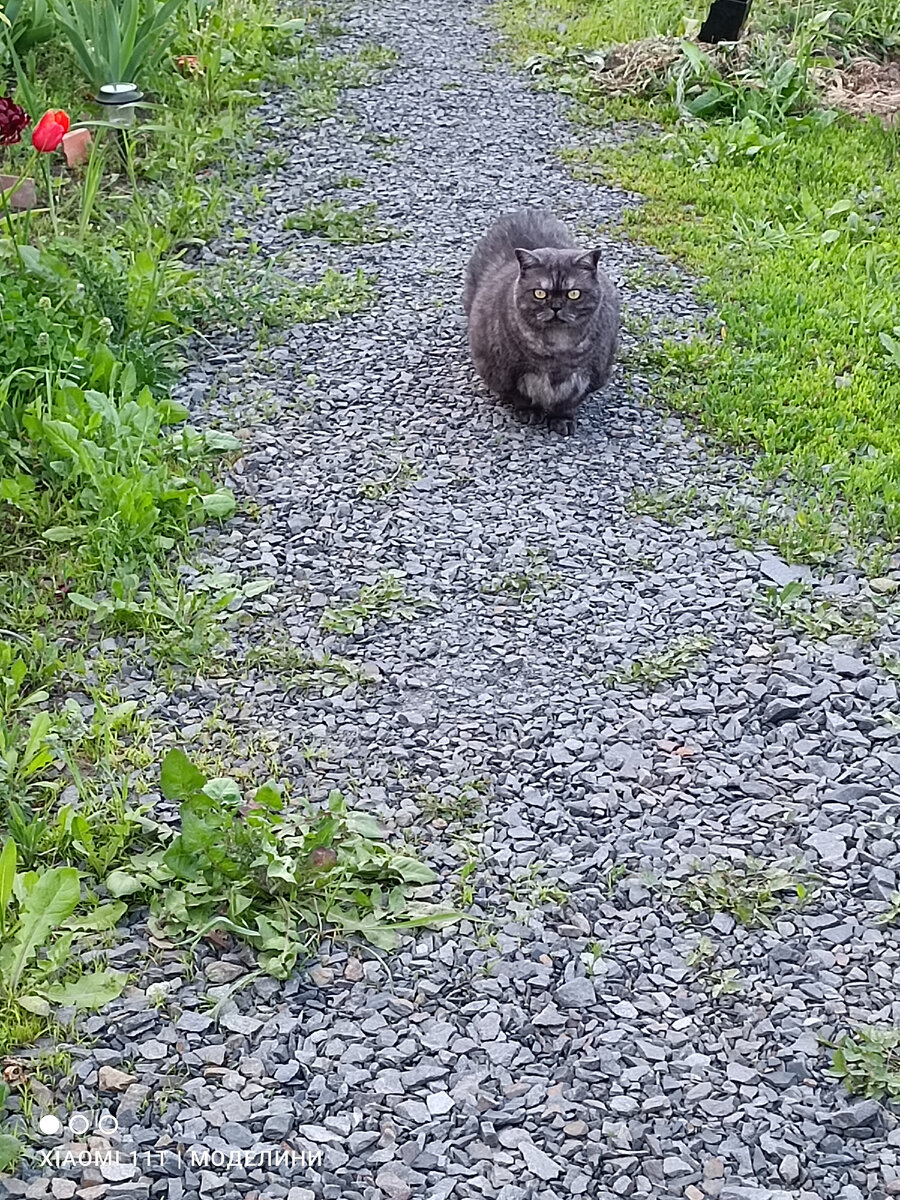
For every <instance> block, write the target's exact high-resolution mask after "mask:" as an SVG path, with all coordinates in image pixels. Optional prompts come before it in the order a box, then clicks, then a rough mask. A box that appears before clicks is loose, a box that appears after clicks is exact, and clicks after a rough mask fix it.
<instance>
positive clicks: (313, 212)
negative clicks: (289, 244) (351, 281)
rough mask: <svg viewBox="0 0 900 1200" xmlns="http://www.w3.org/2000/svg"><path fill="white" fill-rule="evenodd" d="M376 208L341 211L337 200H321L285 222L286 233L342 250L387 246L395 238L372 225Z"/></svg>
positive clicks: (384, 228)
mask: <svg viewBox="0 0 900 1200" xmlns="http://www.w3.org/2000/svg"><path fill="white" fill-rule="evenodd" d="M377 211H378V205H377V204H375V203H372V204H363V205H361V206H360V207H359V208H344V206H343V205H342V204H340V203H339V202H338V201H337V200H323V201H322V202H321V203H320V204H312V205H310V206H309V207H308V208H305V209H304V210H303V211H302V212H299V213H292V214H291V215H290V216H288V217H286V218H285V222H284V227H285V229H299V230H301V232H303V233H314V234H318V235H319V236H321V237H323V238H325V240H326V241H328V242H334V243H335V244H337V245H341V246H360V245H364V244H366V243H368V242H386V241H389V240H390V239H391V238H392V237H395V236H396V233H395V231H394V230H392V229H391V228H390V227H389V226H387V225H380V224H377V223H375V222H373V221H372V217H374V215H375V213H376V212H377Z"/></svg>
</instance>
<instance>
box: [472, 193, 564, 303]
mask: <svg viewBox="0 0 900 1200" xmlns="http://www.w3.org/2000/svg"><path fill="white" fill-rule="evenodd" d="M544 246H558V247H560V248H568V247H574V246H575V242H574V241H573V240H572V236H571V234H570V233H569V231H568V229H566V227H565V225H563V223H562V222H561V221H557V219H556V217H554V216H553V214H552V213H548V212H545V211H543V210H542V209H539V208H523V209H520V210H519V211H518V212H512V213H506V214H505V215H504V216H502V217H500V219H499V220H497V221H495V222H494V224H493V225H492V226H491V227H490V229H489V230H488V231H487V233H486V234H485V235H484V237H483V238H482V239H481V240H480V241H479V243H478V245H477V246H476V247H475V249H474V251H473V253H472V257H471V258H470V259H469V265H468V266H467V267H466V280H465V287H464V289H463V309H464V311H465V313H466V314H467V315H468V312H469V309H470V308H471V307H472V301H473V299H474V297H475V292H476V290H477V288H478V284H479V283H480V281H481V280H482V279H483V278H484V276H485V275H487V274H489V273H491V272H492V271H495V270H496V269H497V268H498V267H499V266H502V265H503V264H504V263H507V262H510V261H511V260H512V259H513V258H514V257H515V251H516V249H517V248H519V247H521V248H522V249H523V250H538V249H541V248H542V247H544Z"/></svg>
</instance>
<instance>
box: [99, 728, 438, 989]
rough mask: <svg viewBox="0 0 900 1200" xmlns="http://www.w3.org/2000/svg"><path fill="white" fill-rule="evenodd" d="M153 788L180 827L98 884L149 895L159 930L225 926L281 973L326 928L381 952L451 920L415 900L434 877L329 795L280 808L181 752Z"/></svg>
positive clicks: (271, 793)
mask: <svg viewBox="0 0 900 1200" xmlns="http://www.w3.org/2000/svg"><path fill="white" fill-rule="evenodd" d="M161 786H162V792H163V795H164V796H165V797H166V798H167V799H169V800H178V801H180V812H181V832H180V833H179V834H178V835H177V836H176V837H175V838H174V840H173V841H172V842H171V844H170V845H169V847H168V848H167V849H166V850H165V851H164V852H158V851H153V852H151V853H149V854H146V855H139V856H136V857H135V859H134V862H133V864H132V867H131V869H130V870H129V871H127V872H126V871H117V872H115V873H113V874H112V875H111V876H110V877H109V878H108V879H107V887H108V888H109V890H110V892H111V894H113V895H116V896H122V895H128V894H131V893H133V892H135V891H147V892H149V893H150V894H151V896H152V897H153V913H154V921H155V923H156V926H157V927H158V929H159V930H160V931H161V932H164V933H165V934H166V935H168V936H185V935H192V936H194V937H200V936H203V935H204V934H207V933H209V932H210V931H212V930H221V931H224V932H226V933H230V934H232V935H234V936H236V937H237V938H239V939H241V940H243V941H246V942H247V943H248V944H249V945H251V946H252V947H253V948H254V949H255V950H257V951H258V953H259V961H260V966H261V967H262V969H263V970H265V971H267V972H268V973H269V974H272V975H274V976H276V977H277V978H286V977H287V976H288V975H289V974H290V973H291V971H292V970H293V968H294V966H295V964H296V963H297V961H298V958H306V957H308V956H309V955H310V954H311V953H312V952H313V950H314V948H315V946H316V944H317V942H318V940H319V938H320V937H321V936H323V935H324V934H325V933H326V932H329V933H331V934H332V935H334V934H337V935H340V936H350V935H356V936H360V937H363V938H365V939H366V940H367V941H369V942H371V943H372V944H373V945H376V946H379V947H381V948H382V949H390V948H391V947H393V946H395V945H396V944H397V941H398V932H399V931H400V930H402V929H412V928H415V927H418V926H425V925H434V924H440V923H442V922H445V921H447V920H453V919H455V918H456V914H454V913H452V912H447V911H444V910H441V909H439V908H437V907H435V906H433V905H430V904H427V903H425V902H424V901H422V900H420V899H418V898H417V895H416V893H417V890H418V889H419V888H421V887H422V886H423V885H427V884H431V883H433V882H434V880H435V878H436V877H435V875H434V872H433V871H432V870H431V868H430V867H427V866H426V865H425V864H424V863H421V862H420V861H419V860H418V859H416V858H414V857H413V856H412V854H411V853H409V852H407V851H406V850H405V849H404V848H400V849H395V848H393V847H391V846H390V845H388V843H387V841H386V839H385V833H384V830H383V829H382V827H381V825H380V823H379V822H378V821H377V820H375V819H374V818H373V817H371V816H369V815H368V814H366V813H360V812H353V811H352V810H349V809H348V808H347V806H346V803H345V801H344V799H343V797H342V796H341V795H340V793H338V792H332V794H331V796H330V797H329V800H328V806H327V808H325V809H314V808H313V807H311V806H309V805H307V804H304V803H297V804H294V805H292V806H291V807H290V808H288V807H286V806H285V804H284V801H283V797H282V794H281V791H280V789H279V788H278V787H276V786H275V785H274V784H273V783H267V784H264V785H263V786H262V787H260V788H258V789H257V790H256V791H255V792H254V793H253V794H252V796H251V795H247V796H242V795H241V791H240V788H239V787H238V784H237V783H236V782H235V781H234V780H233V779H228V778H219V779H207V778H206V776H205V775H204V774H203V773H202V772H201V771H199V770H198V769H197V768H196V767H194V766H193V765H192V764H191V763H190V761H189V760H188V759H187V757H186V756H185V755H184V754H183V753H182V752H181V751H179V750H172V751H170V752H169V754H168V755H167V756H166V759H165V761H164V763H163V767H162V781H161Z"/></svg>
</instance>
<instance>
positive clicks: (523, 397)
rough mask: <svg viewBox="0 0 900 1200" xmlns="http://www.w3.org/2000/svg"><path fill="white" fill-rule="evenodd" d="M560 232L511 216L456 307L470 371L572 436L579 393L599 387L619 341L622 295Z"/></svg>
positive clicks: (483, 250) (497, 228) (551, 224)
mask: <svg viewBox="0 0 900 1200" xmlns="http://www.w3.org/2000/svg"><path fill="white" fill-rule="evenodd" d="M600 253H601V252H600V251H599V250H582V249H579V247H578V245H577V243H576V242H575V241H574V240H573V238H572V237H571V235H570V233H569V231H568V230H567V229H566V227H565V225H563V224H561V222H559V221H557V219H556V218H555V217H553V216H551V214H550V213H546V212H541V211H540V210H538V209H525V210H523V211H522V212H516V213H508V214H507V215H506V216H503V217H501V218H500V219H499V221H497V222H496V223H495V224H494V225H492V226H491V228H490V229H489V230H488V232H487V233H486V234H485V235H484V237H483V238H482V239H481V241H480V242H479V243H478V245H477V246H476V247H475V251H474V253H473V255H472V258H471V259H470V261H469V265H468V268H467V270H466V285H465V291H464V293H463V308H464V309H465V311H466V315H467V316H468V319H469V346H470V348H471V351H472V359H473V361H474V363H475V369H476V370H477V372H478V374H479V375H480V376H481V378H482V379H483V380H484V382H485V383H486V384H487V385H488V387H489V388H490V389H491V391H492V392H495V393H496V394H497V395H498V396H500V397H501V399H503V400H507V401H509V402H511V403H512V404H514V405H515V406H516V408H518V409H520V410H531V409H538V410H540V411H542V412H543V413H545V414H546V416H547V418H548V420H549V422H550V428H551V429H553V430H554V431H555V432H557V433H561V434H570V433H572V432H574V429H575V412H576V409H577V408H578V406H579V404H581V402H582V400H584V398H585V396H588V395H590V393H591V392H594V391H597V389H598V388H601V387H603V385H604V384H605V383H606V381H607V379H608V378H609V374H610V371H611V370H612V365H613V359H614V358H615V354H616V346H617V344H618V335H619V313H620V308H621V301H620V298H619V293H618V291H617V290H616V288H615V287H614V286H613V284H612V283H611V282H610V280H609V279H608V278H607V276H606V275H605V274H604V273H603V272H602V271H601V270H600V269H599V266H598V262H599V259H600Z"/></svg>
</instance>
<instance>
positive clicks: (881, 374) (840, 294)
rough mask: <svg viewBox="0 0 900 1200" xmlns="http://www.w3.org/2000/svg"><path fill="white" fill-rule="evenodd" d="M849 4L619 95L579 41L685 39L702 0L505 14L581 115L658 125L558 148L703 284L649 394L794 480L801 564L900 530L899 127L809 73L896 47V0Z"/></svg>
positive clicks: (782, 25) (536, 5) (522, 47)
mask: <svg viewBox="0 0 900 1200" xmlns="http://www.w3.org/2000/svg"><path fill="white" fill-rule="evenodd" d="M845 7H846V8H847V10H848V11H841V12H835V13H832V14H830V15H829V14H822V15H820V14H817V13H816V12H814V11H813V10H805V9H804V8H803V7H802V6H801V7H800V8H797V7H793V8H790V9H788V8H785V7H779V6H776V7H774V8H771V9H770V8H767V9H766V10H765V11H764V12H762V11H761V12H760V16H759V18H758V20H757V18H756V17H754V21H756V23H755V24H753V23H751V25H750V27H749V28H748V30H747V31H746V36H747V37H748V39H749V45H748V54H747V57H746V58H745V59H744V60H743V61H742V62H741V65H740V69H739V70H736V71H734V72H728V71H722V70H720V69H718V67H717V64H716V63H714V62H712V61H711V60H710V59H709V58H708V57H707V56H706V55H704V54H702V53H700V52H698V51H697V50H693V51H691V50H689V51H688V52H687V53H684V54H682V56H681V58H680V60H679V61H678V62H676V63H675V64H674V65H673V66H670V67H669V68H668V70H667V71H665V72H661V73H660V76H659V78H658V80H657V81H656V84H657V86H655V87H653V88H651V89H646V90H644V92H643V93H642V94H640V95H630V96H626V97H624V98H616V99H612V100H610V99H606V98H605V96H604V94H603V91H602V90H601V88H600V86H598V84H597V82H596V76H592V74H591V71H592V69H593V68H592V67H591V64H590V62H589V61H587V60H586V59H585V57H584V52H588V53H590V52H596V51H598V50H602V49H603V48H604V47H606V46H608V45H609V44H610V43H616V42H627V41H630V40H632V39H637V38H643V37H649V36H653V35H657V34H664V35H679V34H682V33H683V32H685V29H686V28H687V29H688V30H690V29H692V28H693V29H696V20H697V19H698V18H700V17H702V16H703V15H704V13H705V10H704V9H703V8H696V7H695V8H693V9H690V10H688V11H687V12H686V13H685V12H684V11H683V10H682V11H676V10H675V9H673V8H671V7H668V6H663V7H662V8H656V9H654V10H652V13H651V12H650V10H645V11H641V10H639V9H638V8H637V7H636V6H635V7H633V6H632V5H631V4H630V3H626V2H622V3H619V2H614V3H612V4H606V3H604V4H602V5H601V4H597V3H591V2H588V3H587V4H583V3H574V0H573V2H570V0H537V2H535V0H524V2H520V0H506V2H505V3H504V4H502V5H501V7H500V10H499V12H500V18H501V23H502V27H503V29H504V31H505V32H506V34H507V37H508V39H509V42H510V44H511V45H512V47H513V48H514V50H515V52H516V53H517V55H518V56H519V57H520V58H521V59H522V60H525V61H529V65H530V66H531V68H532V70H534V71H535V72H536V73H537V76H538V78H539V79H541V80H542V81H543V82H544V83H545V84H549V85H553V84H554V82H555V83H556V85H557V86H560V85H561V86H563V87H564V88H565V89H566V90H568V91H569V92H571V93H572V94H573V96H574V97H575V100H576V104H575V106H574V109H573V112H574V115H575V116H576V118H577V117H581V119H583V120H588V121H591V122H599V123H602V122H603V121H604V120H607V119H614V118H615V116H617V115H619V114H625V115H628V116H631V117H635V116H637V117H641V118H643V119H645V120H652V121H653V122H654V126H655V127H654V129H653V132H650V133H648V134H647V135H645V136H643V137H638V138H637V139H636V140H634V141H632V142H630V143H629V144H627V145H626V146H625V147H623V148H618V149H609V148H606V147H603V148H601V147H599V146H598V147H596V148H594V149H588V150H586V151H580V152H577V153H572V154H570V155H569V158H570V160H571V162H572V164H573V169H575V170H577V171H580V172H587V173H588V174H589V175H590V176H592V177H595V178H597V179H598V180H600V181H607V182H613V183H615V184H619V185H622V186H625V187H627V188H630V189H633V190H635V191H638V192H640V193H641V194H642V195H643V196H645V197H646V202H645V203H644V204H643V205H642V206H641V207H640V208H638V209H637V210H635V211H634V212H632V213H629V214H628V216H627V218H626V222H625V227H626V231H627V233H628V234H629V235H630V236H631V237H633V238H636V239H639V240H641V241H645V242H647V243H649V244H651V245H653V246H656V247H658V248H660V249H662V250H664V251H665V252H666V253H668V254H670V255H671V256H672V257H673V258H675V259H676V260H677V261H678V262H679V263H682V264H683V265H684V266H685V267H686V268H687V269H688V270H689V271H690V272H691V273H693V274H695V275H696V276H697V277H698V278H699V280H700V284H699V289H698V290H699V293H700V295H701V296H702V297H703V298H704V299H705V300H707V301H709V302H711V304H712V306H713V307H714V309H715V312H716V318H715V320H714V321H713V322H711V324H710V327H709V329H708V330H706V331H704V335H703V336H700V337H698V338H696V339H695V340H694V341H693V342H691V343H690V344H688V345H684V344H679V343H676V342H675V341H671V342H669V343H667V344H666V345H665V346H663V347H662V348H661V350H660V351H659V352H656V353H655V354H654V362H655V365H656V367H657V369H658V370H659V371H660V372H661V374H662V376H663V378H662V382H661V386H660V389H659V392H660V395H661V396H662V397H664V398H665V399H666V400H667V401H668V402H670V403H672V404H673V405H675V406H676V407H679V408H682V409H685V410H687V411H689V412H691V413H693V414H695V415H696V417H697V418H698V419H699V420H700V421H701V422H702V423H703V424H704V425H705V426H706V427H707V428H708V429H709V430H710V431H713V432H714V433H716V434H718V435H721V436H722V437H724V438H726V439H727V440H728V441H729V442H731V443H732V444H734V445H737V446H739V447H741V448H745V449H748V450H751V451H753V450H758V451H759V452H760V457H759V459H758V463H757V466H758V469H759V470H760V472H761V473H763V474H764V475H766V476H768V477H770V478H778V479H780V480H781V481H782V482H783V483H787V487H788V491H789V492H790V494H791V497H792V504H793V507H794V509H795V511H794V512H793V513H792V516H791V519H790V520H789V521H788V522H787V523H786V524H783V525H782V527H781V528H780V529H778V530H776V533H777V536H778V540H779V542H780V544H781V546H782V548H783V549H784V550H785V551H786V552H787V553H789V554H790V555H791V556H793V557H797V558H807V559H810V560H813V561H815V560H817V559H821V558H822V557H824V556H827V555H829V554H832V553H834V552H835V551H837V550H838V549H839V548H840V547H841V546H843V545H845V544H846V543H847V540H848V539H850V540H852V542H853V543H854V544H855V545H856V547H857V548H858V549H859V550H860V551H861V552H863V553H867V552H871V550H872V549H873V547H876V546H878V545H879V544H880V545H882V546H890V545H893V544H894V543H895V542H896V540H897V537H898V535H900V419H898V418H900V302H898V281H900V205H898V199H900V195H898V193H900V177H898V173H897V155H898V144H900V132H898V128H897V127H896V126H894V127H893V128H886V127H885V125H883V124H882V123H881V122H879V121H878V120H876V119H875V118H869V119H857V118H856V117H851V116H848V115H845V114H839V113H836V112H834V111H832V110H830V109H829V108H828V107H827V104H825V102H824V101H823V99H822V96H821V92H820V90H818V89H817V87H816V86H815V82H816V76H815V74H814V72H815V70H816V69H822V68H823V67H827V66H828V65H829V64H832V65H835V66H840V65H841V64H843V63H846V62H847V61H848V60H849V59H850V58H851V57H852V56H854V55H858V54H863V53H864V54H866V55H870V56H872V57H874V58H876V59H878V58H883V57H885V56H886V55H887V54H889V52H890V50H891V47H892V45H896V41H897V38H896V30H897V29H898V27H900V6H898V5H897V4H896V3H880V4H851V5H849V6H845ZM648 13H649V14H650V15H648ZM685 18H687V19H688V20H690V19H691V18H693V19H694V24H693V26H691V25H688V26H687V27H686V26H685ZM892 39H893V41H892ZM594 56H595V57H596V55H594Z"/></svg>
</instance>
